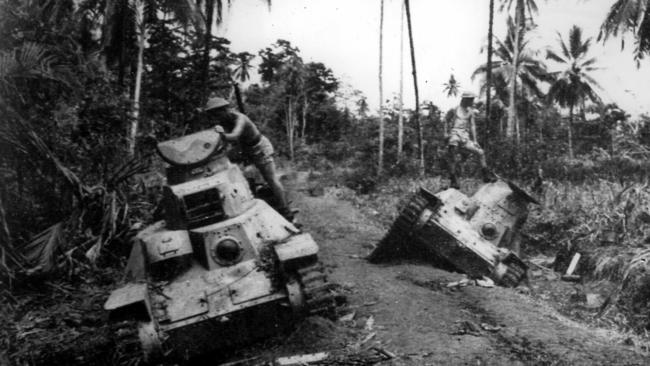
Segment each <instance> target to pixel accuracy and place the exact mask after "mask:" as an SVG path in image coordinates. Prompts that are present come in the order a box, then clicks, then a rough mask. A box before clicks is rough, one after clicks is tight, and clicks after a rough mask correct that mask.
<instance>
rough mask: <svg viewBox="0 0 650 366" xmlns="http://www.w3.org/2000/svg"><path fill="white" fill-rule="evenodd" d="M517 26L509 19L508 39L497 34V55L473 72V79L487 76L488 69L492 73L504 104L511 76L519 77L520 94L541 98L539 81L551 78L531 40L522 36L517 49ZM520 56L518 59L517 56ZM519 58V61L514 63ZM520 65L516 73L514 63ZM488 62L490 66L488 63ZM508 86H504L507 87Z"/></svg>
mask: <svg viewBox="0 0 650 366" xmlns="http://www.w3.org/2000/svg"><path fill="white" fill-rule="evenodd" d="M515 33H516V30H515V26H514V23H513V21H512V18H509V19H508V35H507V36H506V39H505V41H504V40H501V39H500V38H498V37H494V41H495V43H496V48H495V49H494V56H496V58H497V59H496V60H494V61H492V62H491V63H490V64H487V63H486V64H483V65H480V66H479V67H478V68H477V69H476V70H474V72H473V73H472V80H473V79H474V78H475V77H476V76H478V75H486V79H487V74H488V71H490V72H491V74H492V76H493V77H494V78H495V80H493V84H494V87H495V92H496V96H497V99H499V100H500V101H501V102H502V104H504V105H506V104H507V102H508V100H509V99H511V98H510V89H509V86H510V85H512V82H511V81H512V79H513V78H515V79H516V84H517V85H519V86H520V87H519V88H518V91H520V92H519V94H520V95H528V96H535V97H540V98H541V97H542V96H543V95H544V93H543V92H542V90H541V89H540V86H541V85H540V83H543V82H550V81H551V80H552V79H551V77H550V76H549V74H548V72H547V70H546V65H545V64H544V63H543V62H542V61H540V60H539V59H537V57H536V56H537V55H536V52H533V51H531V50H529V48H528V47H527V46H528V40H527V39H526V38H522V40H521V41H520V42H519V49H518V50H517V51H515V37H516V36H515ZM515 57H517V59H516V58H515ZM515 60H516V62H515ZM515 64H517V65H519V67H518V68H517V73H516V74H515V67H514V65H515ZM488 65H489V66H488ZM506 85H507V86H508V88H504V86H506ZM481 88H482V89H484V88H487V81H485V83H483V85H482V87H481Z"/></svg>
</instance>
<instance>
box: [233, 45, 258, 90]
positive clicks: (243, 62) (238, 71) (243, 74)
mask: <svg viewBox="0 0 650 366" xmlns="http://www.w3.org/2000/svg"><path fill="white" fill-rule="evenodd" d="M236 58H237V60H236V62H237V63H236V66H235V69H234V70H233V76H234V77H235V79H236V80H238V81H239V82H242V83H245V82H246V81H247V80H248V79H250V74H249V71H250V70H251V69H252V68H253V65H251V60H252V59H254V58H255V55H253V54H250V53H248V52H240V53H238V54H237V55H236Z"/></svg>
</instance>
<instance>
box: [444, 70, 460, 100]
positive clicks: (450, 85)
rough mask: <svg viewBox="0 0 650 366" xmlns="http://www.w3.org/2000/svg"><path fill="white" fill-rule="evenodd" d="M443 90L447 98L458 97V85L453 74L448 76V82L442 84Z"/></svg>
mask: <svg viewBox="0 0 650 366" xmlns="http://www.w3.org/2000/svg"><path fill="white" fill-rule="evenodd" d="M442 86H444V87H445V88H444V89H443V90H442V91H444V92H446V93H447V98H450V97H455V96H457V95H458V90H459V89H460V83H459V82H458V81H456V78H455V77H454V74H451V75H449V81H448V82H446V83H444V84H442Z"/></svg>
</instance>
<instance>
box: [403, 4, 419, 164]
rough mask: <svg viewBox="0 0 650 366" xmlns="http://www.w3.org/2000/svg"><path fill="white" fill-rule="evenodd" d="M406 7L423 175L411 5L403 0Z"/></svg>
mask: <svg viewBox="0 0 650 366" xmlns="http://www.w3.org/2000/svg"><path fill="white" fill-rule="evenodd" d="M404 5H405V9H406V23H407V25H408V32H409V45H410V48H411V66H412V71H413V89H414V91H415V123H416V125H417V126H418V150H419V155H420V164H419V165H420V166H419V168H420V169H419V170H420V171H419V173H420V175H424V137H423V135H422V132H423V131H422V122H421V121H420V93H419V91H418V73H417V69H416V67H415V45H414V44H413V26H412V24H411V7H410V4H409V0H404Z"/></svg>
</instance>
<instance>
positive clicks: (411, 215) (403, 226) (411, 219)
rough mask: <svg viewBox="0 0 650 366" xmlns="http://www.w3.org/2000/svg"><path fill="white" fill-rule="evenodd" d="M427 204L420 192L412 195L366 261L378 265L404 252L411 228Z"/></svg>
mask: <svg viewBox="0 0 650 366" xmlns="http://www.w3.org/2000/svg"><path fill="white" fill-rule="evenodd" d="M428 204H429V201H428V200H427V198H426V197H425V196H424V195H422V192H418V193H416V194H414V195H413V196H412V197H411V199H410V200H409V202H408V203H407V204H406V206H405V207H404V208H403V209H402V211H400V213H399V216H397V219H396V220H395V222H394V223H393V225H392V226H391V228H390V230H389V231H388V233H387V234H386V236H384V238H383V239H382V240H381V241H380V242H379V244H377V248H375V250H374V251H373V252H372V253H370V256H368V260H369V261H370V262H371V263H379V262H382V261H385V260H389V259H391V258H394V257H395V256H396V255H399V254H400V253H404V252H406V251H407V250H408V248H406V247H405V246H404V241H405V239H406V238H408V237H409V236H411V234H412V232H413V228H414V227H415V226H416V224H417V223H418V220H419V219H420V215H422V211H424V209H425V208H426V207H427V205H428Z"/></svg>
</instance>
